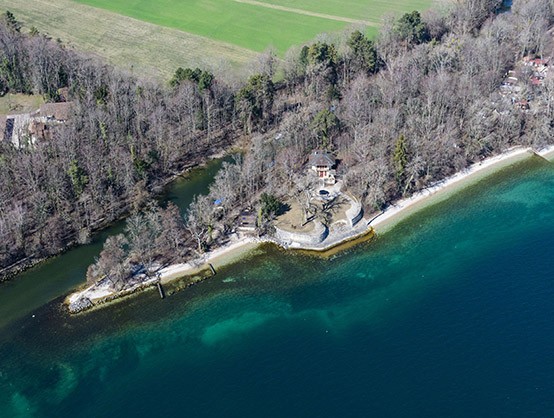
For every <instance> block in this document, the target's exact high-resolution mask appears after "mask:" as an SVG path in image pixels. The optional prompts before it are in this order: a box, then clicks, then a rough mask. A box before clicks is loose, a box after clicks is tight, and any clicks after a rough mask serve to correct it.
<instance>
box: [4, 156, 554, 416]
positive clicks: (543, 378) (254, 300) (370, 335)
mask: <svg viewBox="0 0 554 418" xmlns="http://www.w3.org/2000/svg"><path fill="white" fill-rule="evenodd" d="M259 252H260V254H258V255H256V256H255V257H252V258H250V259H248V260H244V261H243V262H240V263H238V264H236V265H233V266H230V267H228V268H226V269H223V270H222V271H220V272H219V273H218V275H217V276H216V277H214V278H213V279H211V280H209V281H206V282H203V283H202V284H200V285H198V286H195V287H193V288H190V289H188V290H186V291H183V292H180V293H178V294H175V295H173V296H171V297H169V298H167V299H165V300H163V301H162V300H160V299H159V297H158V296H157V293H156V292H147V293H144V294H142V295H140V296H139V297H136V298H133V299H130V300H128V301H127V302H126V303H119V304H116V305H114V306H112V307H109V308H105V309H102V310H98V311H96V312H91V313H88V314H85V315H79V316H76V317H68V316H66V314H64V313H63V312H62V311H61V310H60V301H61V299H57V300H55V301H53V302H51V303H49V304H47V305H45V306H42V307H40V308H38V309H36V310H34V311H33V312H32V314H33V315H35V317H32V316H31V314H28V315H25V317H24V318H22V319H18V320H13V321H11V322H10V323H9V324H8V325H6V326H5V327H4V328H2V330H1V334H0V417H112V416H120V417H121V416H124V417H150V416H164V417H165V416H167V417H173V416H187V417H188V416H190V417H260V416H264V417H339V416H340V417H369V416H372V417H549V416H554V326H553V318H554V281H553V280H554V262H553V257H552V256H553V252H554V166H553V165H552V164H549V163H546V162H544V161H543V160H540V159H538V158H536V159H534V160H533V161H529V162H526V163H524V164H521V165H518V166H517V167H515V168H511V169H509V170H506V171H504V172H502V173H500V174H498V175H495V176H494V177H492V178H489V179H487V180H486V181H483V182H481V183H480V184H478V185H476V186H474V187H471V188H469V189H466V190H465V191H464V192H462V193H459V194H457V195H455V196H454V197H452V198H450V199H449V200H447V201H445V202H442V203H439V204H437V205H435V206H433V207H431V208H428V209H426V210H424V211H422V212H419V213H418V214H416V215H414V216H413V217H412V218H410V219H409V220H407V221H405V222H403V223H402V224H400V225H399V226H398V227H397V228H395V229H394V230H393V231H391V232H390V233H388V234H386V235H384V236H381V237H379V238H377V239H376V240H374V241H372V242H370V243H367V244H363V245H360V246H358V247H356V248H354V249H351V250H348V251H346V252H344V253H341V254H340V255H338V256H335V257H333V258H332V259H331V260H321V259H317V258H311V257H307V256H304V255H300V254H296V253H292V252H283V251H280V250H277V249H275V248H274V247H272V246H267V247H264V248H263V249H262V250H260V251H259Z"/></svg>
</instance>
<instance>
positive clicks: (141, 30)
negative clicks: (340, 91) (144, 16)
mask: <svg viewBox="0 0 554 418" xmlns="http://www.w3.org/2000/svg"><path fill="white" fill-rule="evenodd" d="M5 10H10V11H11V12H12V13H14V14H15V17H16V19H17V20H19V21H20V22H22V24H23V31H25V32H28V31H29V29H30V27H31V26H35V27H37V28H38V30H39V31H40V32H41V33H46V34H48V35H50V36H51V37H52V38H54V39H56V38H60V39H61V40H62V41H63V42H64V43H65V44H68V45H70V46H72V47H74V48H75V49H78V50H82V51H87V52H91V53H93V54H96V55H98V56H100V57H103V58H104V59H106V60H108V61H109V62H111V63H112V64H115V65H117V66H119V67H121V68H125V69H128V70H131V71H133V72H134V73H137V74H140V75H143V76H144V75H146V76H152V77H155V78H159V79H164V80H167V79H169V78H170V77H171V75H172V74H173V73H174V72H175V69H176V68H177V67H180V66H183V67H186V66H189V67H190V66H200V67H203V68H217V67H220V68H221V70H220V72H224V73H226V72H234V71H237V72H238V69H240V68H242V67H244V65H245V64H246V63H248V62H249V61H252V60H254V59H255V58H256V55H257V53H256V52H254V51H252V50H249V49H245V48H240V47H238V46H236V45H232V44H229V43H225V42H218V41H215V40H213V39H209V38H204V37H201V36H198V35H194V34H190V33H186V32H183V31H180V30H176V29H171V28H167V27H163V26H158V25H154V24H152V23H148V22H143V21H140V20H136V19H132V18H130V17H127V16H123V15H120V14H117V13H112V12H109V11H107V10H101V9H96V8H93V7H90V6H86V5H84V4H79V3H75V2H74V1H72V0H0V12H4V11H5Z"/></svg>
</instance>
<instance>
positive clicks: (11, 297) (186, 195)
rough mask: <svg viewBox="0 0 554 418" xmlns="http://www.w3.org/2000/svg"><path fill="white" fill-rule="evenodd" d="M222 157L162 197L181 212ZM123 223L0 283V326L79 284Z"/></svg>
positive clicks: (203, 186) (202, 188)
mask: <svg viewBox="0 0 554 418" xmlns="http://www.w3.org/2000/svg"><path fill="white" fill-rule="evenodd" d="M223 161H224V160H213V161H211V162H210V163H209V164H208V165H207V166H205V167H203V168H200V169H196V170H192V171H191V172H190V173H188V174H187V175H186V177H183V178H179V179H178V180H176V181H175V182H173V183H172V184H171V187H169V189H168V190H167V193H166V194H165V195H164V196H163V200H170V201H172V202H174V203H175V204H176V205H177V206H179V207H180V208H181V209H182V210H183V211H184V210H185V209H186V208H188V206H189V204H190V202H191V201H192V198H193V196H194V195H197V194H203V193H206V192H207V191H208V187H209V185H210V184H211V182H212V180H213V178H214V176H215V174H216V173H217V171H218V170H219V168H220V167H221V164H222V162H223ZM124 225H125V223H124V222H118V223H117V224H115V225H114V226H112V227H110V228H107V229H105V230H104V231H102V232H100V233H98V234H96V235H95V236H94V237H93V239H92V241H91V243H90V244H88V245H83V246H79V247H76V248H73V249H71V250H69V251H67V252H66V253H64V254H63V255H61V256H59V257H55V258H52V259H50V260H47V261H46V262H44V263H41V264H39V265H38V266H36V267H35V268H32V269H30V270H27V271H26V272H24V273H23V274H20V275H19V276H18V277H17V279H16V280H12V281H10V282H7V283H1V284H0V329H1V328H2V327H3V326H4V325H6V324H7V323H9V322H11V321H13V320H14V319H16V318H20V317H22V316H23V315H26V314H29V313H30V312H31V311H32V310H33V309H36V308H38V307H40V306H42V305H44V304H46V303H48V302H50V301H51V300H53V299H55V298H57V297H58V296H60V295H63V294H66V293H69V292H70V291H71V289H73V288H75V287H77V286H79V285H81V284H82V283H83V281H84V280H85V273H86V271H87V268H88V266H89V265H90V264H92V262H93V261H94V258H95V257H97V256H98V254H99V253H100V251H101V250H102V246H103V245H104V241H106V238H107V237H109V236H110V235H115V234H118V233H119V232H121V231H122V230H123V228H124Z"/></svg>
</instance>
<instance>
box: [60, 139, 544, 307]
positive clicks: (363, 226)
mask: <svg viewBox="0 0 554 418" xmlns="http://www.w3.org/2000/svg"><path fill="white" fill-rule="evenodd" d="M533 156H540V157H543V158H545V159H546V160H548V161H554V146H550V147H547V148H544V149H542V150H540V151H535V150H533V149H532V148H524V147H514V148H511V149H509V150H507V151H505V152H504V153H502V154H500V155H497V156H494V157H491V158H487V159H485V160H483V161H481V162H479V163H475V164H473V165H471V166H470V167H468V168H466V169H465V170H463V171H461V172H459V173H457V174H455V175H453V176H451V177H449V178H446V179H444V180H442V181H439V182H437V183H435V184H433V185H431V186H429V187H427V188H426V189H423V190H421V191H419V192H417V193H415V194H414V195H413V196H411V197H409V198H407V199H402V200H400V201H398V202H396V203H394V204H392V205H390V206H389V207H388V208H386V209H385V210H384V211H383V212H381V213H380V214H377V215H375V216H372V217H370V218H369V219H368V218H362V219H361V220H360V221H359V222H358V223H357V224H356V225H355V226H354V227H353V228H352V229H351V231H350V232H349V233H345V232H344V231H341V233H340V234H338V233H337V234H336V236H334V235H333V233H332V232H331V233H330V234H329V236H328V237H327V238H326V239H325V241H324V243H322V245H320V246H317V247H314V246H301V245H295V246H294V249H295V250H307V251H317V252H323V253H325V252H328V251H329V250H331V249H333V252H336V251H340V250H341V249H342V248H343V246H345V245H346V246H350V245H352V243H357V242H358V240H360V239H361V238H363V237H366V236H368V235H372V234H382V233H385V232H386V231H389V230H390V229H392V228H393V227H394V226H395V225H397V224H398V223H399V222H401V221H403V220H404V219H406V218H408V217H409V216H411V215H412V214H414V213H415V212H417V211H419V210H422V209H424V208H426V207H428V206H430V205H433V204H435V203H437V202H440V201H442V200H445V199H447V198H448V197H450V196H451V195H452V194H455V193H456V192H458V191H460V190H462V189H464V188H466V187H468V186H470V185H472V184H475V183H477V182H479V181H480V180H482V179H484V178H485V177H488V176H490V175H491V174H494V173H495V172H497V171H499V170H502V169H504V168H506V167H509V166H511V165H513V164H517V163H520V162H522V161H525V160H527V159H529V158H531V157H533ZM268 242H271V243H274V244H276V245H279V246H281V247H283V248H288V246H287V245H284V244H283V243H281V242H279V241H278V240H276V239H275V238H273V237H261V238H254V237H238V236H236V235H234V236H232V237H231V240H230V241H229V242H228V243H227V244H225V245H223V246H221V247H219V248H216V249H214V250H213V251H210V252H208V253H205V254H204V255H202V256H201V257H199V258H197V259H194V260H192V261H189V262H187V263H182V264H174V265H171V266H168V267H165V268H162V269H160V270H159V271H157V273H156V277H155V278H151V279H148V280H146V281H143V282H142V283H137V284H136V285H135V286H133V287H131V288H130V289H126V290H124V291H122V292H117V291H114V290H111V289H110V286H109V285H108V284H106V283H105V284H104V285H98V284H96V285H92V286H90V287H87V288H86V289H84V290H81V291H78V292H75V293H73V294H71V295H69V296H68V297H67V298H66V301H65V302H66V304H67V305H68V307H69V309H70V312H80V311H82V310H85V309H88V308H90V307H93V306H96V305H100V304H102V303H105V302H107V301H111V300H114V299H117V298H118V297H121V296H126V295H128V294H130V293H133V292H136V291H139V290H142V289H145V288H148V287H152V286H154V285H156V284H157V283H158V282H159V283H161V284H167V283H170V282H171V281H173V280H176V279H180V278H182V277H184V276H193V275H198V274H200V273H201V272H202V271H205V270H206V269H208V268H213V269H215V270H217V269H219V268H221V267H223V266H225V265H228V264H232V263H234V262H236V261H239V260H240V259H242V258H244V257H246V256H249V255H251V254H252V252H253V250H255V249H256V248H257V247H258V246H259V245H261V244H263V243H268ZM349 244H350V245H349ZM210 265H211V267H210Z"/></svg>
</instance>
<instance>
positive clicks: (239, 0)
mask: <svg viewBox="0 0 554 418" xmlns="http://www.w3.org/2000/svg"><path fill="white" fill-rule="evenodd" d="M233 1H234V2H236V3H243V4H249V5H251V6H259V7H265V8H267V9H273V10H279V11H281V12H289V13H295V14H299V15H304V16H312V17H318V18H321V19H328V20H336V21H338V22H346V23H355V24H361V25H365V26H373V27H376V28H377V27H380V26H381V25H379V24H378V23H376V22H370V21H368V20H361V19H351V18H349V17H343V16H335V15H329V14H325V13H317V12H310V11H309V10H303V9H295V8H294V7H286V6H279V5H277V4H270V3H264V2H261V1H256V0H233Z"/></svg>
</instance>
